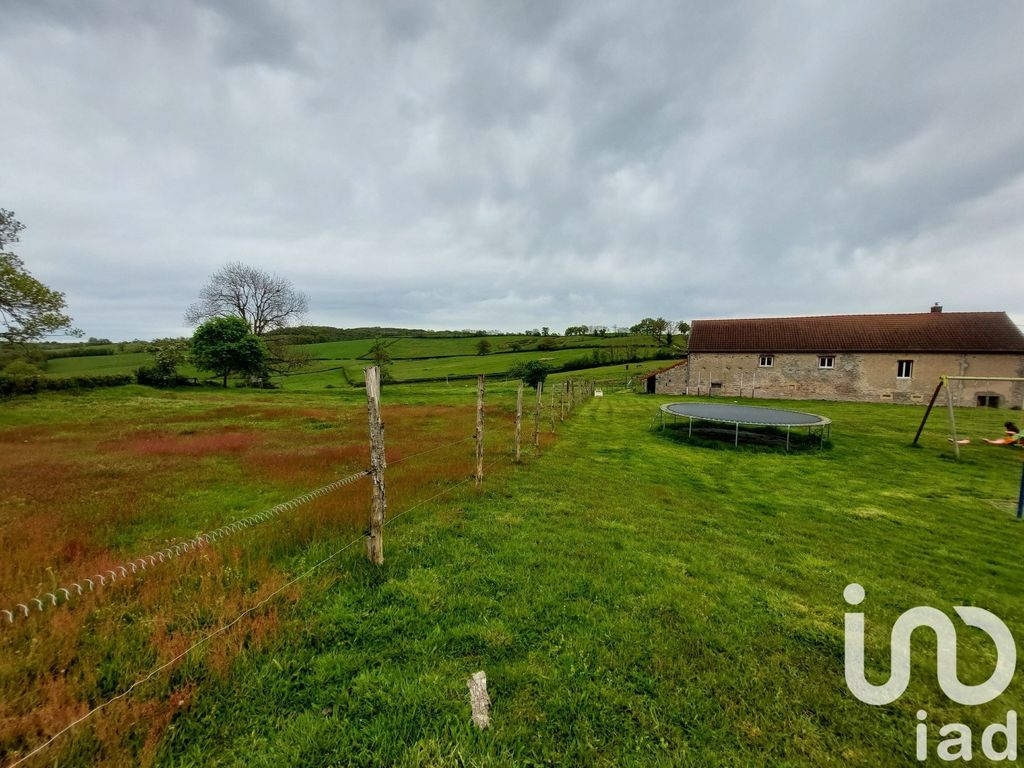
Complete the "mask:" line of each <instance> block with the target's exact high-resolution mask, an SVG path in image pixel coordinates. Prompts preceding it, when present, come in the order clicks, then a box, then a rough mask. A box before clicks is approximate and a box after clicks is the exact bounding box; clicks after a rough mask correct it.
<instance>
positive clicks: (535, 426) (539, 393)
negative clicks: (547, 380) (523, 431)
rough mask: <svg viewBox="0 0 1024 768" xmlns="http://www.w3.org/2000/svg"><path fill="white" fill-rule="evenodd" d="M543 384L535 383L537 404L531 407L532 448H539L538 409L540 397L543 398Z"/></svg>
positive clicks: (539, 407) (540, 382) (541, 382)
mask: <svg viewBox="0 0 1024 768" xmlns="http://www.w3.org/2000/svg"><path fill="white" fill-rule="evenodd" d="M543 391H544V382H543V381H538V382H537V402H536V404H535V405H534V407H533V447H534V448H540V409H541V397H542V396H543Z"/></svg>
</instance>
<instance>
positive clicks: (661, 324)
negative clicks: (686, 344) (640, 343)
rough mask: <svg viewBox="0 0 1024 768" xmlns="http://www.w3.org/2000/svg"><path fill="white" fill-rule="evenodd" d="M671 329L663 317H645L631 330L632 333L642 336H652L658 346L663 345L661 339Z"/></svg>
mask: <svg viewBox="0 0 1024 768" xmlns="http://www.w3.org/2000/svg"><path fill="white" fill-rule="evenodd" d="M668 329H669V322H668V320H666V319H665V318H663V317H657V318H655V317H645V318H644V319H643V320H641V321H640V322H639V323H637V324H636V325H634V326H632V327H631V328H630V329H629V332H630V333H634V334H639V335H642V336H650V337H651V338H653V339H654V341H655V342H656V343H658V344H661V337H662V335H663V334H664V333H666V332H667V331H668Z"/></svg>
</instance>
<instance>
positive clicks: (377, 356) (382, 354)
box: [370, 338, 395, 384]
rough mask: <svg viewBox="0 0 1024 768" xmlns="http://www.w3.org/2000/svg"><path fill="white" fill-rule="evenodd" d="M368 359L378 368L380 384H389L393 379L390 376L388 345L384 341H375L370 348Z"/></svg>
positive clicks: (379, 339)
mask: <svg viewBox="0 0 1024 768" xmlns="http://www.w3.org/2000/svg"><path fill="white" fill-rule="evenodd" d="M370 359H371V360H373V364H374V365H376V366H377V367H378V368H380V383H381V384H390V383H391V382H393V381H394V380H395V379H394V377H393V376H392V375H391V353H390V352H388V343H387V342H386V341H384V339H381V338H378V339H375V340H374V342H373V345H372V346H371V347H370Z"/></svg>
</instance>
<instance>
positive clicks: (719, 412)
mask: <svg viewBox="0 0 1024 768" xmlns="http://www.w3.org/2000/svg"><path fill="white" fill-rule="evenodd" d="M666 415H669V416H671V417H672V419H673V421H675V420H676V419H677V418H685V419H689V425H688V427H687V437H692V436H693V424H694V422H695V421H696V422H698V423H699V422H711V423H718V424H731V425H733V429H732V430H731V432H732V435H731V436H732V438H733V444H734V445H739V442H740V427H741V426H742V427H764V428H768V430H771V432H769V434H777V435H778V440H777V441H778V442H780V443H781V442H782V432H781V431H782V430H785V444H786V450H787V451H788V450H789V447H790V433H791V431H792V429H793V428H794V427H797V428H800V429H804V428H806V430H807V437H808V439H810V438H811V437H812V436H817V437H818V443H819V445H820V446H823V445H824V444H825V440H827V439H828V435H829V432H830V430H831V424H832V420H831V419H827V418H825V417H824V416H818V415H817V414H814V413H804V412H803V411H790V410H787V409H785V408H766V407H764V406H759V405H735V404H725V403H723V404H721V405H720V404H718V403H666V404H665V405H663V406H661V426H662V429H664V428H665V417H666ZM709 431H711V432H716V431H717V432H722V431H723V430H721V429H719V430H714V429H712V430H709ZM743 434H744V435H747V434H757V435H758V436H759V437H761V436H763V435H764V434H765V432H760V433H750V432H744V433H743Z"/></svg>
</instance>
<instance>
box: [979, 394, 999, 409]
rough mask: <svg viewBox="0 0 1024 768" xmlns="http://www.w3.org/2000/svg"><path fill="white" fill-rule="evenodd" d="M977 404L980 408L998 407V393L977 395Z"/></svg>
mask: <svg viewBox="0 0 1024 768" xmlns="http://www.w3.org/2000/svg"><path fill="white" fill-rule="evenodd" d="M978 405H979V406H980V407H981V408H998V407H999V395H978Z"/></svg>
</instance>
